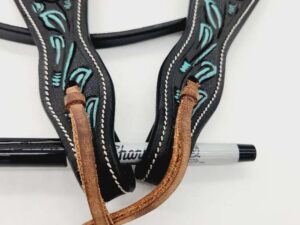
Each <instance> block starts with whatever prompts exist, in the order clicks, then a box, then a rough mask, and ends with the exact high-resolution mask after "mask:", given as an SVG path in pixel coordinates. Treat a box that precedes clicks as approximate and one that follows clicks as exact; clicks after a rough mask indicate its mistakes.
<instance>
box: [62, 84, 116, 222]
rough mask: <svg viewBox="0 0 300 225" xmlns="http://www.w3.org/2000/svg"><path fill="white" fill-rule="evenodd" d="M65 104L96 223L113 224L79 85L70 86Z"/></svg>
mask: <svg viewBox="0 0 300 225" xmlns="http://www.w3.org/2000/svg"><path fill="white" fill-rule="evenodd" d="M65 106H66V108H67V109H68V111H69V116H70V118H71V122H72V130H73V140H74V144H75V150H76V156H77V164H78V168H79V173H80V178H81V181H82V186H83V189H84V191H85V193H86V196H87V200H88V203H89V207H90V210H91V214H92V216H93V221H94V224H95V225H112V224H113V222H112V220H111V218H110V216H109V213H108V211H107V209H106V206H105V202H104V200H103V198H102V196H101V193H100V187H99V181H98V175H97V170H96V165H95V155H94V150H93V149H94V147H93V140H92V131H91V128H90V124H89V121H88V118H87V114H86V111H85V97H84V95H83V94H81V92H80V89H79V87H77V86H74V87H70V88H68V89H67V91H66V96H65Z"/></svg>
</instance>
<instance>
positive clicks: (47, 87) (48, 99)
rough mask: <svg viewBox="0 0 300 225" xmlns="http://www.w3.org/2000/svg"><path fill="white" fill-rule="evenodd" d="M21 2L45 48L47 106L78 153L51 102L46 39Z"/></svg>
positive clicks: (20, 1) (20, 0) (21, 2)
mask: <svg viewBox="0 0 300 225" xmlns="http://www.w3.org/2000/svg"><path fill="white" fill-rule="evenodd" d="M19 3H20V5H21V7H22V9H23V11H24V12H25V14H26V16H27V18H28V19H29V21H30V23H31V25H32V26H33V28H34V29H35V31H36V33H37V35H38V38H39V40H40V42H41V44H42V48H43V58H44V73H45V76H44V79H45V81H44V85H45V92H44V94H45V101H46V104H47V107H48V109H49V111H50V112H51V115H52V117H53V118H54V119H55V120H56V122H57V124H58V126H59V127H60V129H61V130H62V132H63V133H64V135H65V137H66V138H67V140H68V142H69V144H70V146H71V148H72V151H73V152H74V154H75V153H76V151H75V149H74V144H73V141H72V139H71V138H70V135H69V134H68V132H67V130H66V129H65V127H64V126H63V124H62V123H61V121H60V119H59V118H58V116H57V115H56V113H55V112H54V109H53V107H52V104H51V102H50V98H49V97H50V94H49V78H48V76H49V72H48V70H49V68H48V65H49V64H48V56H47V54H48V53H47V47H46V44H45V41H44V39H43V37H42V35H41V32H40V31H39V29H38V27H37V25H36V24H35V22H34V20H33V19H32V17H31V16H30V14H29V12H28V10H27V9H26V7H25V5H24V3H23V1H22V0H19Z"/></svg>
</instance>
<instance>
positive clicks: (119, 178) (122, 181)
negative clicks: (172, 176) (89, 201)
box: [15, 0, 135, 201]
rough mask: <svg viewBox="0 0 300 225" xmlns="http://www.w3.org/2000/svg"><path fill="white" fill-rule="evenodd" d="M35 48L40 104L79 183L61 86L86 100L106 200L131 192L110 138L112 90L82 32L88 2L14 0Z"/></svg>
mask: <svg viewBox="0 0 300 225" xmlns="http://www.w3.org/2000/svg"><path fill="white" fill-rule="evenodd" d="M15 2H16V3H17V5H18V7H19V9H20V11H21V13H22V15H23V16H24V18H25V21H26V23H27V25H28V27H29V30H30V33H31V35H32V37H33V39H34V41H35V43H36V45H37V47H38V49H39V53H40V62H39V76H40V94H41V99H42V102H43V106H44V108H45V110H46V112H47V114H48V116H49V118H50V120H51V121H52V123H53V125H54V126H55V128H56V130H57V133H58V135H59V137H60V139H61V140H62V142H63V145H64V147H65V149H66V152H67V156H68V159H69V161H70V164H71V166H72V168H73V170H74V172H75V174H76V176H77V178H78V180H80V179H79V173H78V165H77V160H76V157H77V156H76V154H75V151H74V143H73V138H72V129H71V124H70V118H69V117H68V114H67V111H66V109H65V107H64V96H65V91H66V88H67V87H69V86H72V85H74V84H77V85H78V86H79V87H80V88H81V91H82V93H83V94H84V96H85V97H86V111H87V114H88V117H89V119H90V124H91V127H92V133H93V142H94V149H95V156H96V163H97V169H98V174H99V181H100V183H101V192H102V194H103V198H104V199H105V200H106V201H109V200H111V199H113V198H115V197H117V196H119V195H121V194H124V193H126V192H129V191H132V190H133V189H134V187H135V179H134V175H133V171H132V168H131V167H130V166H123V165H120V163H119V160H118V157H117V152H116V149H115V140H114V107H115V103H114V101H115V99H114V88H113V84H112V81H111V79H110V76H109V74H108V72H107V70H106V68H105V66H104V64H103V63H102V60H101V58H100V57H99V55H98V54H97V52H96V49H94V48H93V46H92V44H91V41H90V39H89V37H90V36H89V34H88V29H87V1H86V0H74V1H71V2H70V5H69V4H65V3H66V1H60V0H52V1H40V0H15Z"/></svg>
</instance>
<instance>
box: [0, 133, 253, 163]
mask: <svg viewBox="0 0 300 225" xmlns="http://www.w3.org/2000/svg"><path fill="white" fill-rule="evenodd" d="M116 149H117V154H118V157H119V159H120V161H121V163H122V164H131V165H135V164H137V163H139V162H140V161H141V159H142V157H143V154H144V153H145V151H146V149H147V143H141V144H127V143H116ZM255 159H256V149H255V147H254V146H253V145H239V144H196V146H195V148H194V149H193V152H192V154H191V158H190V164H193V165H220V164H232V163H238V162H247V161H254V160H255ZM66 165H67V161H66V153H65V150H64V148H63V145H62V143H61V142H60V140H59V139H0V166H66Z"/></svg>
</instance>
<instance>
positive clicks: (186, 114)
mask: <svg viewBox="0 0 300 225" xmlns="http://www.w3.org/2000/svg"><path fill="white" fill-rule="evenodd" d="M198 88H199V85H198V84H197V83H195V82H193V81H188V83H187V86H186V87H185V88H184V89H183V91H182V97H181V103H180V106H179V109H178V114H177V119H176V126H175V135H174V140H175V141H174V146H173V154H172V158H171V161H170V165H169V167H168V170H167V173H166V175H165V177H164V179H163V180H162V181H161V183H160V184H159V185H158V186H157V187H156V188H155V189H154V190H153V191H152V192H151V193H150V194H148V195H147V196H145V197H144V198H142V199H141V200H139V201H138V202H136V203H134V204H132V205H131V206H129V207H126V208H124V209H122V210H120V211H118V212H115V213H113V214H111V216H110V215H108V213H107V209H106V208H105V206H104V201H103V199H102V197H101V193H100V191H99V184H98V183H97V182H98V180H97V171H96V165H95V158H94V155H93V147H92V141H91V131H90V128H89V123H88V120H87V118H86V113H85V111H84V97H83V95H82V94H80V90H79V88H74V87H73V88H69V89H68V90H67V95H66V97H65V104H66V107H67V108H68V109H69V111H70V116H71V120H72V129H73V135H74V142H75V148H76V152H77V154H78V156H79V157H77V160H78V165H79V169H80V176H81V179H82V183H83V184H84V187H85V191H86V194H87V199H88V202H89V206H90V209H91V213H92V216H93V220H92V221H90V222H88V223H86V224H94V225H104V224H124V223H126V222H129V221H131V220H134V219H136V218H138V217H141V216H143V215H145V214H146V213H148V212H150V211H152V210H153V209H155V208H157V207H158V206H159V205H161V204H162V203H163V202H164V201H166V200H167V198H168V197H169V196H170V195H171V194H172V193H173V192H174V191H175V190H176V188H177V187H178V185H179V184H180V182H181V180H182V178H183V176H184V174H185V171H186V169H187V166H188V161H189V157H190V153H191V135H190V131H191V116H192V112H193V109H194V106H195V105H196V103H197V101H198V100H199V95H198Z"/></svg>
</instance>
